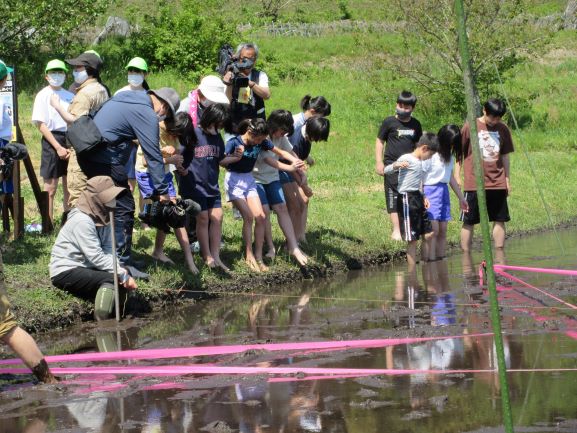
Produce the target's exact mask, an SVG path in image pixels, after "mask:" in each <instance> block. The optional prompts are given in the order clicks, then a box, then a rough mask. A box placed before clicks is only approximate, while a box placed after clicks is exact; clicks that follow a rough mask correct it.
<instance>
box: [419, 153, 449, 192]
mask: <svg viewBox="0 0 577 433" xmlns="http://www.w3.org/2000/svg"><path fill="white" fill-rule="evenodd" d="M454 166H455V157H454V156H451V161H450V162H449V163H448V164H447V163H445V162H443V161H441V157H440V156H439V154H438V153H435V154H434V155H433V156H432V158H430V159H427V160H425V161H423V171H424V172H425V177H424V179H423V185H436V184H438V183H449V181H450V180H451V175H452V173H453V167H454Z"/></svg>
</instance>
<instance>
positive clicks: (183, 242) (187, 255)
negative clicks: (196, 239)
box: [174, 227, 198, 274]
mask: <svg viewBox="0 0 577 433" xmlns="http://www.w3.org/2000/svg"><path fill="white" fill-rule="evenodd" d="M174 235H175V236H176V239H177V240H178V243H179V244H180V248H181V249H182V252H183V253H184V261H185V262H186V266H188V270H189V271H190V272H192V273H193V274H198V268H197V267H196V265H195V264H194V260H193V258H192V251H190V241H189V240H188V233H186V228H185V227H179V228H177V229H174Z"/></svg>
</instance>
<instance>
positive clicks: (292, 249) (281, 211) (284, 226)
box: [272, 203, 308, 266]
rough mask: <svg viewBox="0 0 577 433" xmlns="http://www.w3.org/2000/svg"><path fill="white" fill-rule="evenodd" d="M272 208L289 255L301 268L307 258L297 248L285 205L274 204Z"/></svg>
mask: <svg viewBox="0 0 577 433" xmlns="http://www.w3.org/2000/svg"><path fill="white" fill-rule="evenodd" d="M272 208H273V210H274V211H275V213H276V216H277V220H278V225H279V226H280V228H281V230H282V232H283V233H284V236H285V238H286V241H287V248H288V251H289V253H290V254H292V255H293V256H294V258H295V259H296V261H297V262H298V263H299V264H300V265H301V266H304V265H306V264H307V261H308V257H307V256H306V254H305V253H303V252H302V250H301V249H300V248H299V246H298V243H297V239H296V235H295V232H294V228H293V225H292V222H291V218H290V216H289V212H288V209H287V206H286V204H284V203H279V204H275V205H273V206H272Z"/></svg>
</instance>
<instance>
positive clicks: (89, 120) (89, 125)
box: [66, 104, 105, 154]
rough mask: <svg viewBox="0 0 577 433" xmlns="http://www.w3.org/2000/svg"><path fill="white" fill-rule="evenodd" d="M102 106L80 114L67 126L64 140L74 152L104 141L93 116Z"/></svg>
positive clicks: (87, 148) (83, 150) (80, 152)
mask: <svg viewBox="0 0 577 433" xmlns="http://www.w3.org/2000/svg"><path fill="white" fill-rule="evenodd" d="M103 106H104V104H102V105H101V106H100V107H98V109H96V110H92V111H90V113H88V114H85V115H83V116H80V117H79V118H78V119H76V120H75V121H74V122H72V124H71V125H70V126H69V127H68V130H67V131H66V140H67V141H68V142H69V143H70V145H71V146H72V147H73V148H74V150H75V151H76V154H82V153H86V152H88V151H89V150H91V149H94V148H95V147H97V146H99V145H101V144H102V143H104V142H105V140H104V138H103V137H102V134H101V133H100V131H99V130H98V128H97V127H96V124H95V123H94V116H96V113H98V111H100V109H101V108H102V107H103Z"/></svg>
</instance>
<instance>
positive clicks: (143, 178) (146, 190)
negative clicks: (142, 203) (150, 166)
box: [136, 171, 176, 198]
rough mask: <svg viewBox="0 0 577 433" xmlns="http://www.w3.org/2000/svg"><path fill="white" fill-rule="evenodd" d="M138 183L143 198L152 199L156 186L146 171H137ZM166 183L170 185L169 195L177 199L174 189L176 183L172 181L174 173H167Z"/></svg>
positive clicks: (165, 176)
mask: <svg viewBox="0 0 577 433" xmlns="http://www.w3.org/2000/svg"><path fill="white" fill-rule="evenodd" d="M136 181H137V182H138V189H139V190H140V195H141V196H142V198H150V197H152V193H153V192H154V185H153V184H152V178H151V177H150V176H149V175H148V173H147V172H145V171H137V172H136ZM164 181H165V182H166V183H167V184H168V195H169V196H170V198H175V197H176V190H175V189H174V182H173V181H172V173H166V174H165V175H164Z"/></svg>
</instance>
